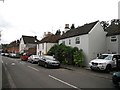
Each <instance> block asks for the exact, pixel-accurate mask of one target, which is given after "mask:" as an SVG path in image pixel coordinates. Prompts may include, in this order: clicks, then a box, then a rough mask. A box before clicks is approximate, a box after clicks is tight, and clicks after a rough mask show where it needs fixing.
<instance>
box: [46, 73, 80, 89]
mask: <svg viewBox="0 0 120 90" xmlns="http://www.w3.org/2000/svg"><path fill="white" fill-rule="evenodd" d="M48 76H49V77H51V78H53V79H55V80H57V81H59V82H62V83H64V84H66V85H68V86H70V87H72V88H77V89H78V87H76V86H74V85H72V84H69V83H67V82H65V81H63V80H60V79H58V78H56V77H54V76H52V75H48Z"/></svg>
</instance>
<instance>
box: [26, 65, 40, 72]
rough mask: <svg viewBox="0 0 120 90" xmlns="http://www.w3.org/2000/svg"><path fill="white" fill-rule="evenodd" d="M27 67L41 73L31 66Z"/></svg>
mask: <svg viewBox="0 0 120 90" xmlns="http://www.w3.org/2000/svg"><path fill="white" fill-rule="evenodd" d="M27 67H29V68H32V69H33V70H35V71H39V70H38V69H36V68H34V67H31V66H27Z"/></svg>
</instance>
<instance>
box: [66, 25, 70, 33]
mask: <svg viewBox="0 0 120 90" xmlns="http://www.w3.org/2000/svg"><path fill="white" fill-rule="evenodd" d="M68 30H70V28H69V24H65V33H66V32H67V31H68Z"/></svg>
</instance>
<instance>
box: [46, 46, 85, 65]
mask: <svg viewBox="0 0 120 90" xmlns="http://www.w3.org/2000/svg"><path fill="white" fill-rule="evenodd" d="M47 54H48V55H54V56H55V58H56V59H57V60H59V61H60V62H61V63H63V64H72V65H74V64H75V65H78V66H79V65H81V64H82V63H83V53H82V50H79V49H78V48H77V47H74V48H72V47H70V46H65V45H64V44H60V45H58V44H56V45H54V46H53V47H52V48H51V49H50V50H49V51H48V53H47Z"/></svg>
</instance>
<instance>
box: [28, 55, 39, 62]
mask: <svg viewBox="0 0 120 90" xmlns="http://www.w3.org/2000/svg"><path fill="white" fill-rule="evenodd" d="M39 59H40V56H38V55H31V56H30V57H28V60H27V61H28V62H31V63H38V61H39Z"/></svg>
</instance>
